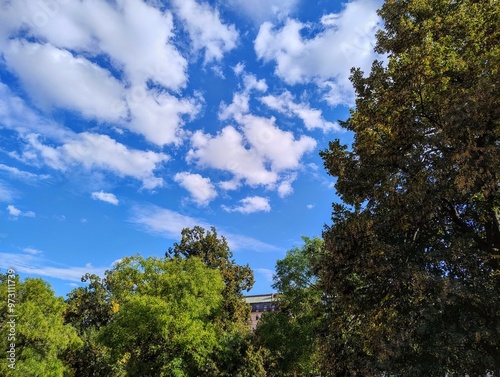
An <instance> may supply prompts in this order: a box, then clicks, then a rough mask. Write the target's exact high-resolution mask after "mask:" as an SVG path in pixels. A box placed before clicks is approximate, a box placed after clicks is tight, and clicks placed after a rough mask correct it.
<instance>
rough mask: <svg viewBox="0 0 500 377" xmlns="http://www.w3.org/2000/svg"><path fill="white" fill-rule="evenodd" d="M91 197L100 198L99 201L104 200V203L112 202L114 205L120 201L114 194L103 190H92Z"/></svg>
mask: <svg viewBox="0 0 500 377" xmlns="http://www.w3.org/2000/svg"><path fill="white" fill-rule="evenodd" d="M92 199H94V200H101V201H103V202H106V203H110V204H114V205H115V206H116V205H118V204H119V203H120V201H119V200H118V198H117V197H116V196H115V194H112V193H110V192H104V191H99V192H93V193H92Z"/></svg>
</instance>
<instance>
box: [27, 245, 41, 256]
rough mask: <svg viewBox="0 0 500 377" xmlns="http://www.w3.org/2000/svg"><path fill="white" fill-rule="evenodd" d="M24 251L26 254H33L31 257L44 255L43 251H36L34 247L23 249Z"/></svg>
mask: <svg viewBox="0 0 500 377" xmlns="http://www.w3.org/2000/svg"><path fill="white" fill-rule="evenodd" d="M23 251H24V252H25V253H28V254H31V255H38V254H42V251H41V250H38V249H34V248H32V247H26V248H24V249H23Z"/></svg>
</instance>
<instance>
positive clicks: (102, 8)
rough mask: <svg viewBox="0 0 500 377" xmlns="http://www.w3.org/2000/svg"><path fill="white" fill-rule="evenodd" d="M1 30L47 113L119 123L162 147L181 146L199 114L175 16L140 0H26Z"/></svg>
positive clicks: (2, 20)
mask: <svg viewBox="0 0 500 377" xmlns="http://www.w3.org/2000/svg"><path fill="white" fill-rule="evenodd" d="M96 14H99V17H95V15H96ZM0 25H2V27H0V53H2V54H3V56H4V59H5V63H6V66H7V68H8V69H9V70H11V71H13V72H14V73H15V74H16V75H17V76H18V77H19V78H20V79H21V81H22V83H23V87H24V89H25V90H26V91H27V92H28V94H29V95H30V96H31V97H32V98H33V99H34V101H35V103H36V104H38V106H39V107H41V108H43V109H47V108H51V107H56V108H62V109H68V110H73V111H76V112H79V113H80V114H82V115H83V116H85V117H87V118H96V119H99V120H104V121H107V122H114V123H116V124H119V125H120V126H121V127H123V128H127V129H129V130H130V131H132V132H134V133H138V134H141V135H143V136H144V137H145V138H146V139H147V140H148V141H150V142H152V143H154V144H157V145H160V146H163V145H165V144H169V143H180V141H181V139H182V137H183V132H182V131H181V128H182V126H183V125H184V119H183V116H185V115H186V116H188V117H189V118H190V119H191V118H192V117H194V116H195V115H196V113H197V112H198V110H199V108H198V105H196V104H195V99H193V98H189V97H188V96H186V95H183V96H182V98H181V96H180V92H179V91H180V90H181V89H183V88H184V87H185V85H186V82H187V72H186V70H187V61H186V59H185V58H183V57H182V55H181V54H180V52H179V51H178V50H177V48H176V47H175V46H174V44H173V43H172V38H173V37H174V24H173V15H172V13H171V12H170V11H168V10H163V11H162V10H160V9H158V8H155V7H154V6H153V5H152V4H150V3H146V2H144V1H140V0H119V1H117V2H116V3H114V4H112V3H109V2H105V1H98V0H90V1H86V2H67V1H64V2H62V1H57V0H56V1H52V2H50V3H45V2H43V1H40V2H30V1H27V0H19V1H16V2H7V3H6V4H3V5H2V12H1V14H0ZM61 30H64V33H61ZM21 31H22V32H21ZM24 37H25V38H26V39H24ZM224 46H226V45H224ZM33 61H36V62H37V64H33ZM151 85H154V86H155V88H154V89H153V88H152V87H151ZM168 90H170V91H173V92H174V93H170V94H167V91H168ZM37 132H38V133H42V132H41V131H37Z"/></svg>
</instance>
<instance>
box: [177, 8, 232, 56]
mask: <svg viewBox="0 0 500 377" xmlns="http://www.w3.org/2000/svg"><path fill="white" fill-rule="evenodd" d="M173 4H174V6H175V11H176V13H177V14H178V15H179V17H180V18H181V19H182V21H183V22H184V25H185V27H186V28H187V31H188V33H189V37H190V38H191V42H192V47H193V49H194V50H195V51H199V50H202V49H204V50H205V63H207V62H210V61H213V60H215V61H220V60H221V59H222V58H223V56H224V53H226V52H228V51H230V50H232V49H233V48H235V47H236V43H237V41H238V32H237V30H236V28H235V27H234V25H225V24H224V23H223V22H222V20H221V18H220V14H219V12H218V11H217V10H216V9H213V8H211V7H210V6H209V5H208V4H206V3H201V4H200V3H198V2H196V1H195V0H174V1H173Z"/></svg>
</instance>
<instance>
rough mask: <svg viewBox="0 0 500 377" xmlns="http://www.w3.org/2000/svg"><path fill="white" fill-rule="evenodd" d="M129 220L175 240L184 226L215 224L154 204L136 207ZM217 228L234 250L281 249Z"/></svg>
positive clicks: (141, 227) (149, 231) (148, 230)
mask: <svg viewBox="0 0 500 377" xmlns="http://www.w3.org/2000/svg"><path fill="white" fill-rule="evenodd" d="M129 221H130V222H131V223H133V224H136V225H137V226H138V227H139V228H140V229H141V230H143V231H145V232H148V233H152V234H156V235H159V236H162V237H166V238H169V239H175V240H177V239H179V238H180V237H181V231H182V229H184V228H193V227H194V226H197V225H198V226H201V227H203V228H205V229H209V228H210V227H211V226H212V225H213V224H210V223H209V222H207V221H206V220H204V219H200V218H195V217H190V216H186V215H182V214H180V213H178V212H175V211H172V210H170V209H166V208H161V207H158V206H154V205H148V206H136V207H134V208H133V210H132V215H131V217H130V219H129ZM216 228H217V231H218V233H220V234H221V235H223V236H225V237H226V239H227V241H228V244H229V247H231V248H232V249H234V250H251V251H278V250H280V249H279V248H277V247H276V246H273V245H270V244H268V243H265V242H262V241H259V240H257V239H255V238H252V237H248V236H245V235H242V234H235V233H231V232H227V231H225V230H224V229H221V228H220V227H216Z"/></svg>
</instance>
